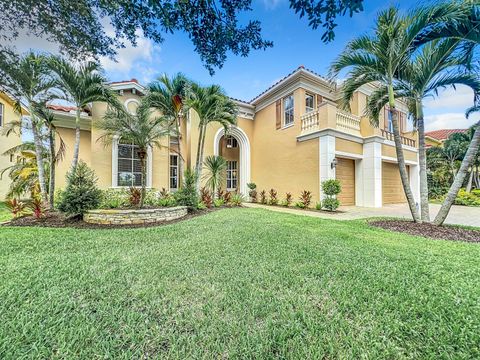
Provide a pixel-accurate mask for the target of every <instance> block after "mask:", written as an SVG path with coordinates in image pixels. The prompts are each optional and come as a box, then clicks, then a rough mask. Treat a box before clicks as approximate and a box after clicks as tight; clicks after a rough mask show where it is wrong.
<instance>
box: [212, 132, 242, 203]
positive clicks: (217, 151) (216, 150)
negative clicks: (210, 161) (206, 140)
mask: <svg viewBox="0 0 480 360" xmlns="http://www.w3.org/2000/svg"><path fill="white" fill-rule="evenodd" d="M224 135H225V129H224V128H221V129H218V131H217V133H216V134H215V137H214V138H213V153H214V155H215V156H218V155H220V140H221V138H222V136H224ZM228 135H232V136H233V137H235V138H236V139H237V141H238V144H239V146H240V162H239V165H240V166H239V167H240V169H239V171H240V178H239V184H240V193H242V195H244V196H247V195H248V190H247V184H248V183H249V182H250V171H251V160H250V158H251V151H250V141H249V140H248V136H247V134H246V133H245V131H243V130H242V129H240V128H239V127H237V126H232V127H230V128H229V129H228Z"/></svg>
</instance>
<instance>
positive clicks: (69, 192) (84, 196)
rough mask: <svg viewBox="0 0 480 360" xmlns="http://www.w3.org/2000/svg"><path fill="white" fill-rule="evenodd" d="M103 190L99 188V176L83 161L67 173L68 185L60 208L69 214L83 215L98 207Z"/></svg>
mask: <svg viewBox="0 0 480 360" xmlns="http://www.w3.org/2000/svg"><path fill="white" fill-rule="evenodd" d="M101 195H102V192H101V191H100V190H99V189H98V188H97V177H96V176H95V173H94V172H93V170H92V169H90V168H89V167H88V166H87V164H85V162H83V161H79V163H78V165H77V167H76V168H75V170H74V171H73V172H70V173H68V174H67V187H66V188H65V192H64V194H63V196H62V201H61V202H60V203H59V206H58V209H59V210H60V211H61V212H64V213H66V214H69V215H83V214H84V213H85V212H86V211H88V210H92V209H96V208H98V205H99V204H100V197H101Z"/></svg>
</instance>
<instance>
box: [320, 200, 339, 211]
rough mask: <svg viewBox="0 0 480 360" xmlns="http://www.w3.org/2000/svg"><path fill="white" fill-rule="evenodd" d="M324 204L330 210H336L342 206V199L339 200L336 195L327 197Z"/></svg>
mask: <svg viewBox="0 0 480 360" xmlns="http://www.w3.org/2000/svg"><path fill="white" fill-rule="evenodd" d="M322 206H323V208H324V209H327V210H328V211H336V210H337V209H338V207H339V206H340V201H338V199H336V198H334V197H326V198H325V199H323V201H322Z"/></svg>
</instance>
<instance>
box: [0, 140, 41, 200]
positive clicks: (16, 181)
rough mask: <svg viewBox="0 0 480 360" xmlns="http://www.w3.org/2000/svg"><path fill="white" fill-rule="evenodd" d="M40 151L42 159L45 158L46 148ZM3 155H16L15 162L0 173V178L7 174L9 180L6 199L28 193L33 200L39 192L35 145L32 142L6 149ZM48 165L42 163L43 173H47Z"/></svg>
mask: <svg viewBox="0 0 480 360" xmlns="http://www.w3.org/2000/svg"><path fill="white" fill-rule="evenodd" d="M41 151H42V155H44V156H43V158H45V157H46V153H47V151H46V148H42V149H41ZM3 155H17V160H16V162H15V163H14V164H13V165H11V166H9V167H7V168H5V169H2V171H1V172H0V178H1V177H3V176H4V175H5V173H8V177H9V178H10V180H11V182H10V188H9V190H8V193H7V198H12V197H21V196H23V195H24V194H26V193H30V196H31V198H32V199H33V198H34V197H35V196H36V194H38V192H39V191H40V181H39V176H38V167H37V165H38V162H37V157H36V146H35V144H34V143H33V142H24V143H22V144H20V145H17V146H14V147H12V148H11V149H8V150H7V151H5V152H4V153H3ZM48 165H49V164H48V162H46V161H44V162H43V163H42V168H43V169H44V172H47V171H48Z"/></svg>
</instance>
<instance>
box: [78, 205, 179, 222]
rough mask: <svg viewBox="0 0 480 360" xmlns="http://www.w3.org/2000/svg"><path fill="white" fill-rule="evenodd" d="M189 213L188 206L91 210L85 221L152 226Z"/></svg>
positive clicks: (87, 213)
mask: <svg viewBox="0 0 480 360" xmlns="http://www.w3.org/2000/svg"><path fill="white" fill-rule="evenodd" d="M187 212H188V211H187V207H186V206H176V207H166V208H158V209H135V210H118V209H115V210H90V211H88V212H86V213H85V214H84V215H83V220H84V221H85V222H87V223H90V224H103V225H132V224H152V223H157V222H165V221H171V220H175V219H180V218H182V217H184V216H185V215H187Z"/></svg>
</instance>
